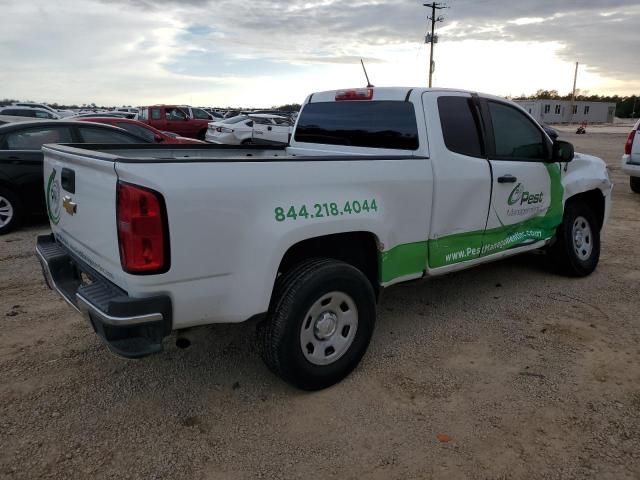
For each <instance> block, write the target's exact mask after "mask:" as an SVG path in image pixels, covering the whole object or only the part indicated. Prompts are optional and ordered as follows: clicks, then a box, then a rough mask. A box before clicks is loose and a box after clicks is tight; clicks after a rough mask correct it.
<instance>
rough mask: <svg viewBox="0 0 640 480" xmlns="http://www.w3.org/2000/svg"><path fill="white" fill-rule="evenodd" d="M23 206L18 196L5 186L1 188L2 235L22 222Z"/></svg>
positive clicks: (0, 218) (0, 229)
mask: <svg viewBox="0 0 640 480" xmlns="http://www.w3.org/2000/svg"><path fill="white" fill-rule="evenodd" d="M21 213H22V207H21V205H20V201H19V200H18V197H17V196H16V195H15V194H14V193H13V192H12V191H11V190H7V189H5V188H0V235H4V234H5V233H9V232H10V231H11V230H13V229H14V228H16V227H17V226H18V224H19V223H20V217H21Z"/></svg>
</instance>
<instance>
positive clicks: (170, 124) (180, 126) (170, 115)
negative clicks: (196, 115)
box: [165, 107, 195, 137]
mask: <svg viewBox="0 0 640 480" xmlns="http://www.w3.org/2000/svg"><path fill="white" fill-rule="evenodd" d="M165 119H166V122H167V130H168V131H170V132H174V133H177V134H178V135H182V136H184V137H192V136H193V137H195V135H193V132H191V131H190V130H191V129H192V128H193V124H192V123H191V122H189V115H188V114H187V113H186V112H185V111H184V110H183V109H181V108H179V107H167V108H166V109H165Z"/></svg>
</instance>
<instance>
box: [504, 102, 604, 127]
mask: <svg viewBox="0 0 640 480" xmlns="http://www.w3.org/2000/svg"><path fill="white" fill-rule="evenodd" d="M515 102H516V103H517V104H518V105H520V106H521V107H522V108H524V109H525V110H526V111H527V112H529V113H530V114H531V115H532V116H533V118H535V119H536V120H538V121H539V122H542V123H582V122H587V123H613V117H614V116H615V113H616V104H615V103H614V102H589V101H575V102H574V103H573V109H572V108H571V100H549V99H547V100H515Z"/></svg>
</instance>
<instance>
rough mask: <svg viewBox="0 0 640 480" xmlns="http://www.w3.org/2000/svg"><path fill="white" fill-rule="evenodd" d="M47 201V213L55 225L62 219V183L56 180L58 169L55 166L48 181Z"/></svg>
mask: <svg viewBox="0 0 640 480" xmlns="http://www.w3.org/2000/svg"><path fill="white" fill-rule="evenodd" d="M45 200H46V203H47V214H48V215H49V220H51V223H53V224H54V225H57V224H58V222H59V221H60V184H59V183H58V182H56V169H55V168H54V169H53V170H52V172H51V175H49V180H48V181H47V191H46V197H45Z"/></svg>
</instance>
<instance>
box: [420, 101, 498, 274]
mask: <svg viewBox="0 0 640 480" xmlns="http://www.w3.org/2000/svg"><path fill="white" fill-rule="evenodd" d="M422 101H423V106H424V112H425V119H426V124H427V129H428V132H429V150H430V152H431V164H432V168H433V176H434V187H433V213H432V220H431V227H430V228H429V241H428V262H429V268H430V269H437V268H441V267H442V268H446V267H452V266H455V265H457V264H462V263H464V262H469V261H473V260H477V259H478V258H479V257H480V253H481V248H482V239H483V236H484V230H485V226H486V223H487V213H488V211H489V203H490V201H491V171H490V168H489V162H488V161H487V157H486V154H485V148H484V145H483V142H482V133H481V132H482V130H481V124H480V113H479V110H478V107H477V103H476V102H475V101H474V100H473V98H472V97H471V95H470V94H468V93H462V92H451V93H447V94H445V95H442V96H437V95H435V94H433V93H431V92H425V93H424V94H423V97H422Z"/></svg>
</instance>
